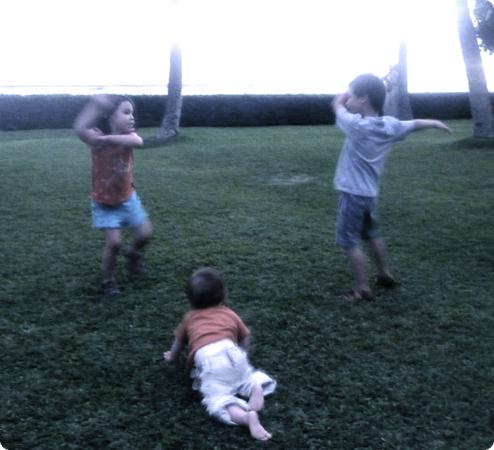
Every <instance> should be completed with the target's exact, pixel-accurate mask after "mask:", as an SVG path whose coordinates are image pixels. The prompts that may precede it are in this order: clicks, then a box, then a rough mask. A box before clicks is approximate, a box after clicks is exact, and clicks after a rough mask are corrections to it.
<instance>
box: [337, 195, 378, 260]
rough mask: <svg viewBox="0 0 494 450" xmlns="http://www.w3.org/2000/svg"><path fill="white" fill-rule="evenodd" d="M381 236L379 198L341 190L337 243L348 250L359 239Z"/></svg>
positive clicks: (356, 243)
mask: <svg viewBox="0 0 494 450" xmlns="http://www.w3.org/2000/svg"><path fill="white" fill-rule="evenodd" d="M378 236H379V229H378V224H377V198H376V197H362V196H359V195H352V194H348V193H347V192H340V197H339V201H338V216H337V221H336V244H338V245H339V246H340V247H342V248H344V249H345V250H348V249H350V248H352V247H355V246H356V245H358V243H359V240H360V239H363V240H369V239H374V238H376V237H378Z"/></svg>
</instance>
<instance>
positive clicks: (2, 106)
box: [0, 93, 470, 130]
mask: <svg viewBox="0 0 494 450" xmlns="http://www.w3.org/2000/svg"><path fill="white" fill-rule="evenodd" d="M88 98H89V97H87V96H74V95H28V96H19V95H0V129H1V130H26V129H43V128H70V127H71V126H72V123H73V121H74V118H75V117H76V115H77V114H78V112H79V111H80V110H81V108H82V107H83V106H84V104H85V102H86V101H87V100H88ZM332 98H333V96H332V95H211V96H205V95H204V96H200V95H199V96H184V98H183V110H182V120H181V125H182V126H211V127H215V126H226V127H229V126H263V125H317V124H327V123H334V117H333V114H332V113H331V110H330V106H329V105H330V102H331V100H332ZM410 98H411V104H412V109H413V112H414V115H415V117H436V118H439V119H444V120H447V119H465V118H470V106H469V102H468V94H466V93H460V94H456V93H454V94H411V96H410ZM132 99H133V101H134V102H135V104H136V109H137V120H138V125H139V126H141V127H155V126H159V124H160V122H161V118H162V116H163V112H164V109H165V104H166V96H149V95H142V96H132Z"/></svg>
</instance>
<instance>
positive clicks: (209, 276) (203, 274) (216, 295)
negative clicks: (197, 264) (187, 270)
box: [185, 267, 227, 309]
mask: <svg viewBox="0 0 494 450" xmlns="http://www.w3.org/2000/svg"><path fill="white" fill-rule="evenodd" d="M185 292H186V293H187V297H188V298H189V301H190V304H191V305H192V308H194V309H203V308H209V307H211V306H216V305H219V304H220V303H222V302H224V301H225V300H226V296H227V289H226V286H225V282H224V280H223V276H222V275H221V273H220V272H219V271H217V270H216V269H213V268H211V267H203V268H201V269H198V270H196V271H195V272H194V273H193V274H192V275H191V276H190V278H189V280H188V281H187V285H186V288H185Z"/></svg>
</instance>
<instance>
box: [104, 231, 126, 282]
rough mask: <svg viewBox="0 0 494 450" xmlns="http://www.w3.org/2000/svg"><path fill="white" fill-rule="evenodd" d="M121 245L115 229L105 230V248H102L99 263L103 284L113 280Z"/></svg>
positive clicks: (118, 234)
mask: <svg viewBox="0 0 494 450" xmlns="http://www.w3.org/2000/svg"><path fill="white" fill-rule="evenodd" d="M121 244H122V237H121V233H120V230H119V229H115V228H106V229H105V247H104V248H103V256H102V261H101V268H102V270H103V281H104V282H105V281H111V280H113V279H114V273H115V264H116V261H117V255H118V252H119V251H120V246H121Z"/></svg>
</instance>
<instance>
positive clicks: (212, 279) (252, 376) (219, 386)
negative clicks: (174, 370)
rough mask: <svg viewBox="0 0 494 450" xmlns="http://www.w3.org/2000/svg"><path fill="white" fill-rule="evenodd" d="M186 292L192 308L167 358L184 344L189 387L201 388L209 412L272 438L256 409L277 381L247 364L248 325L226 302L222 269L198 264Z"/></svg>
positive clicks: (261, 436)
mask: <svg viewBox="0 0 494 450" xmlns="http://www.w3.org/2000/svg"><path fill="white" fill-rule="evenodd" d="M186 291H187V296H188V298H189V301H190V303H191V306H192V309H191V310H190V311H189V312H187V313H186V314H185V316H184V318H183V319H182V321H181V322H180V324H179V325H178V327H177V328H176V330H175V340H174V342H173V344H172V347H171V349H170V350H169V351H167V352H165V353H164V354H163V356H164V358H165V360H166V361H173V360H175V359H176V357H177V356H178V354H179V353H180V352H181V351H182V350H183V348H184V346H185V345H186V344H188V351H189V354H188V367H189V368H191V367H193V370H192V372H191V377H192V378H194V384H193V389H196V390H199V391H200V392H201V394H202V396H203V400H202V404H203V405H204V406H205V407H206V409H207V411H208V413H209V414H211V415H212V416H213V417H216V418H217V419H218V420H220V421H221V422H224V423H226V424H229V425H245V426H247V427H248V428H249V431H250V434H251V436H252V437H253V438H255V439H258V440H261V441H266V440H269V439H271V434H270V433H268V432H267V431H266V430H265V429H264V427H263V426H262V425H261V423H260V422H259V416H258V411H260V410H261V409H262V408H263V406H264V396H265V395H268V394H271V393H272V392H274V390H275V388H276V381H275V380H273V379H272V378H271V377H270V376H269V375H267V374H266V373H264V372H262V371H260V370H255V369H254V368H253V367H252V366H251V364H250V362H249V360H248V358H247V350H248V347H249V343H250V330H249V329H248V328H247V327H246V326H245V324H244V323H243V322H242V320H241V319H240V317H239V316H238V315H237V314H236V313H235V312H234V311H233V310H232V309H231V308H229V307H228V306H227V305H226V303H225V302H226V298H227V289H226V287H225V284H224V281H223V278H222V276H221V274H220V273H219V272H218V271H217V270H215V269H212V268H203V269H199V270H197V271H196V272H194V273H193V274H192V276H191V277H190V278H189V281H188V284H187V289H186ZM237 394H238V395H240V396H242V397H245V398H248V401H245V400H243V399H241V398H239V397H237Z"/></svg>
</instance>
